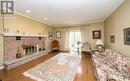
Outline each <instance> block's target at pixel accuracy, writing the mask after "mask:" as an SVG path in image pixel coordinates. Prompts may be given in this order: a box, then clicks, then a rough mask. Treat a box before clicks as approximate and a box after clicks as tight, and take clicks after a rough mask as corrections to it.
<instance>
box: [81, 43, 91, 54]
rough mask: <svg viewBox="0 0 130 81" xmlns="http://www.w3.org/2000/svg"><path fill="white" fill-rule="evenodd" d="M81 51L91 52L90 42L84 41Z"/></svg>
mask: <svg viewBox="0 0 130 81" xmlns="http://www.w3.org/2000/svg"><path fill="white" fill-rule="evenodd" d="M81 52H91V47H90V44H89V43H88V42H84V43H83V46H82V47H81Z"/></svg>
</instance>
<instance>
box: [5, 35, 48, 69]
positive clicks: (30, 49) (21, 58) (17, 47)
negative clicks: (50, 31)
mask: <svg viewBox="0 0 130 81" xmlns="http://www.w3.org/2000/svg"><path fill="white" fill-rule="evenodd" d="M3 37H4V65H5V67H6V68H7V69H10V68H14V67H16V66H19V65H21V64H24V63H26V62H28V61H31V60H33V59H36V58H38V57H40V56H42V55H44V53H45V37H44V36H40V35H37V36H32V35H31V36H30V35H29V36H25V35H24V36H23V35H11V36H10V35H3ZM46 53H47V52H46Z"/></svg>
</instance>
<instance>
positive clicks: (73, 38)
mask: <svg viewBox="0 0 130 81" xmlns="http://www.w3.org/2000/svg"><path fill="white" fill-rule="evenodd" d="M69 37H70V38H69V41H70V43H69V44H70V45H69V47H70V51H76V49H77V46H78V45H77V41H81V34H80V30H73V31H70V34H69Z"/></svg>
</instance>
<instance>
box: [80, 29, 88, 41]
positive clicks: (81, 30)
mask: <svg viewBox="0 0 130 81" xmlns="http://www.w3.org/2000/svg"><path fill="white" fill-rule="evenodd" d="M80 34H81V42H82V43H83V42H86V38H87V35H86V28H85V27H80Z"/></svg>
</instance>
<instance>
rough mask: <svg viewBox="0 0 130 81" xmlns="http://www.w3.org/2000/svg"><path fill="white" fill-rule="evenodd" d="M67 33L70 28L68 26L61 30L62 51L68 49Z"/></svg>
mask: <svg viewBox="0 0 130 81" xmlns="http://www.w3.org/2000/svg"><path fill="white" fill-rule="evenodd" d="M69 34H70V30H69V29H68V28H64V30H63V51H69V50H70V49H69V42H70V41H69Z"/></svg>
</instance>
